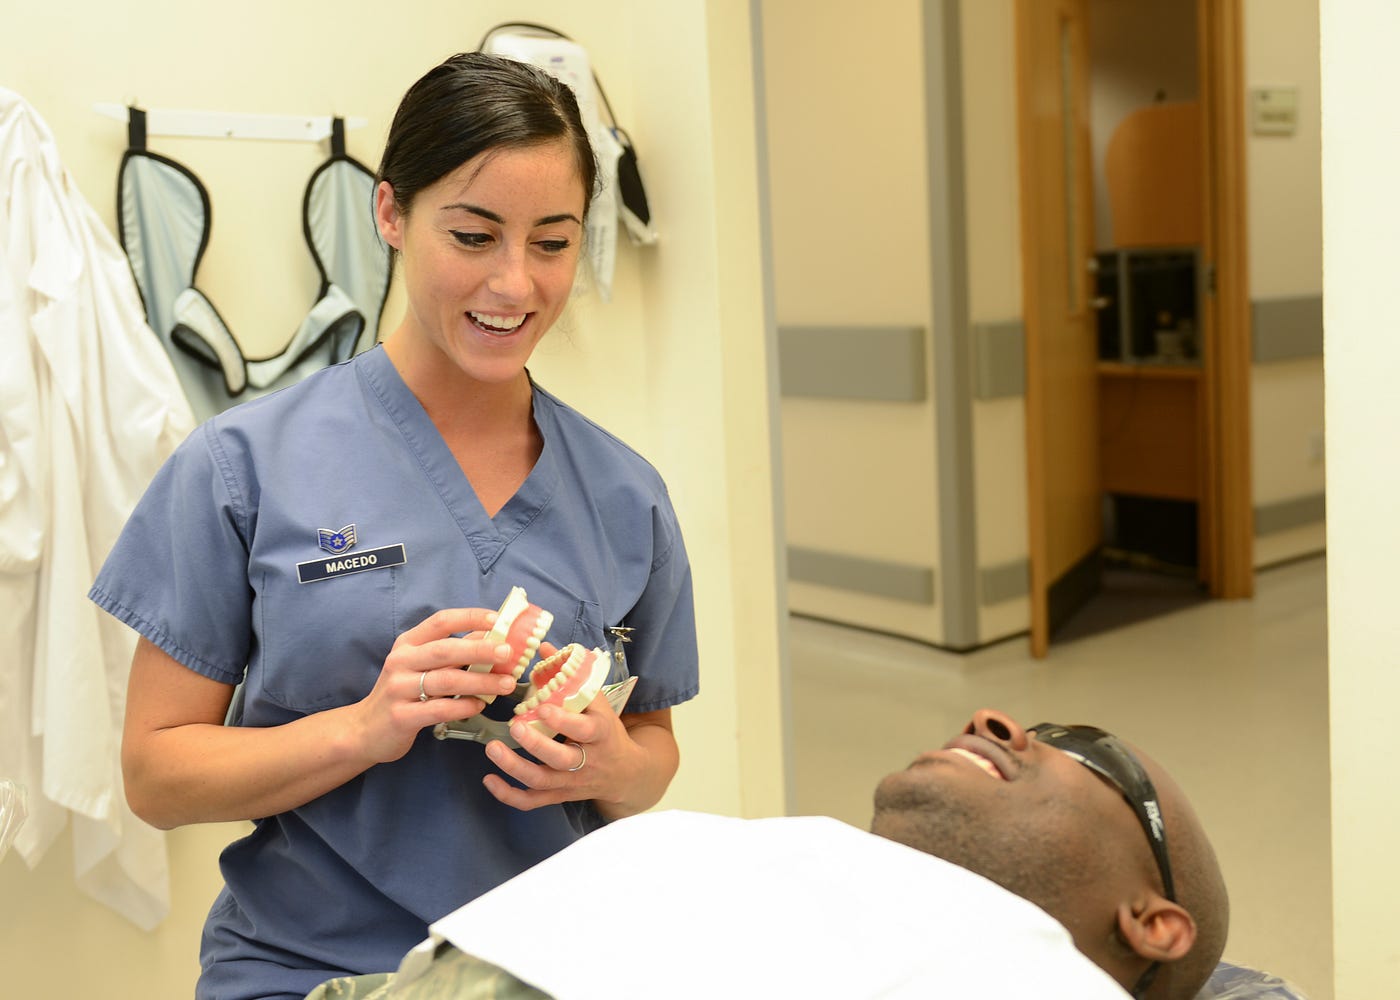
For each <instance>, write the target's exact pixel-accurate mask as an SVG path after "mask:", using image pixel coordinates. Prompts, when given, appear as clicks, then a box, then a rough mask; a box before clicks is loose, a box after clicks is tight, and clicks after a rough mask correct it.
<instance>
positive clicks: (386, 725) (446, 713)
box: [355, 608, 515, 762]
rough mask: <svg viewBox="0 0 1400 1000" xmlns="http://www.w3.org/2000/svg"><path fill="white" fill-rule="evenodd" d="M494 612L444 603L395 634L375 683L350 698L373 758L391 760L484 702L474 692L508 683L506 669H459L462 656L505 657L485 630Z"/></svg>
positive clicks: (505, 648)
mask: <svg viewBox="0 0 1400 1000" xmlns="http://www.w3.org/2000/svg"><path fill="white" fill-rule="evenodd" d="M495 620H496V612H495V611H488V610H486V609H485V608H448V609H444V610H442V611H438V612H436V613H434V614H432V615H430V616H429V617H428V618H425V619H424V620H423V621H421V622H419V623H418V624H417V625H415V626H413V628H411V629H409V630H408V631H406V632H404V633H403V634H401V635H400V636H399V637H398V638H397V639H396V640H394V646H393V648H392V649H391V650H390V651H389V655H388V656H387V657H386V658H385V660H384V666H383V668H382V669H381V670H380V672H379V678H378V680H377V681H376V682H375V685H374V689H373V690H371V691H370V693H369V694H368V695H366V696H365V698H364V699H363V700H361V701H360V702H359V703H358V704H357V705H356V706H355V709H356V715H355V719H356V725H357V726H358V727H359V733H360V737H361V739H362V740H363V743H364V748H365V752H366V753H367V754H368V755H369V757H370V758H371V759H372V760H374V761H375V762H384V761H391V760H398V759H399V758H400V757H402V756H403V755H404V754H406V753H408V750H409V748H410V747H411V746H412V745H413V741H414V740H415V739H416V738H417V736H418V734H419V733H420V732H421V731H422V730H423V729H425V728H427V727H429V726H435V725H437V724H438V723H439V722H456V721H459V720H461V719H469V718H471V717H472V716H474V715H477V714H478V713H480V712H481V710H482V709H483V708H485V707H486V703H485V702H484V701H483V700H482V698H481V696H483V695H494V696H500V695H506V694H510V693H511V692H512V691H514V690H515V678H514V676H512V675H511V674H510V673H509V672H507V673H485V672H477V671H469V670H464V669H462V668H463V667H465V666H466V665H467V664H469V663H491V664H502V663H505V662H507V661H508V660H509V658H510V655H511V650H510V646H509V645H508V644H506V643H499V644H496V643H492V642H489V641H488V640H487V638H486V633H487V630H488V629H490V627H491V625H492V624H494V622H495Z"/></svg>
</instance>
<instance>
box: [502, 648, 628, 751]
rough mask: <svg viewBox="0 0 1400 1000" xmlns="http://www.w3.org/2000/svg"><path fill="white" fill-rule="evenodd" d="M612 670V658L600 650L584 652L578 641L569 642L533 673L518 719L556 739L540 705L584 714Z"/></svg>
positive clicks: (522, 700) (516, 716) (516, 715)
mask: <svg viewBox="0 0 1400 1000" xmlns="http://www.w3.org/2000/svg"><path fill="white" fill-rule="evenodd" d="M611 667H612V660H611V658H610V657H609V656H608V654H607V653H605V652H603V651H602V650H601V649H584V648H583V647H582V646H580V645H579V644H578V643H576V642H571V643H569V645H567V646H565V647H564V648H563V649H561V650H559V652H557V653H555V654H554V655H553V656H551V657H550V658H549V659H547V660H541V661H540V662H539V663H537V664H535V669H534V670H532V671H530V687H529V688H528V689H527V690H526V692H525V697H524V698H522V699H521V701H520V704H519V705H516V706H515V718H516V719H520V720H521V721H522V722H525V723H528V724H529V725H530V726H531V727H532V728H534V729H535V730H536V731H537V732H540V733H543V734H544V735H545V736H551V737H552V736H554V735H555V732H554V730H553V729H550V728H549V727H548V726H546V725H545V724H544V723H543V722H541V721H540V717H539V716H540V706H541V705H558V706H559V707H560V708H562V709H564V710H565V711H566V712H582V711H583V710H584V709H585V708H587V707H588V703H589V702H591V701H592V700H593V699H594V698H596V697H597V695H598V692H599V691H601V690H602V689H603V682H604V681H606V680H607V679H608V671H609V669H611ZM512 721H514V720H512Z"/></svg>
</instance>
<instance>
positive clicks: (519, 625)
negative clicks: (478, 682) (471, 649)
mask: <svg viewBox="0 0 1400 1000" xmlns="http://www.w3.org/2000/svg"><path fill="white" fill-rule="evenodd" d="M553 624H554V615H552V614H550V613H549V612H548V611H546V610H545V609H544V608H542V607H540V606H539V605H537V604H531V603H530V601H529V599H528V598H526V596H525V590H524V588H522V587H511V588H510V593H509V594H508V595H506V599H505V603H503V604H502V605H501V610H500V611H499V612H497V615H496V624H494V625H492V626H491V631H489V632H487V633H486V638H487V640H488V641H490V642H492V643H495V644H496V645H500V644H501V643H503V642H505V643H509V644H510V653H511V658H510V661H509V662H508V663H505V664H502V665H496V664H491V663H471V664H468V665H467V669H468V670H475V671H476V672H477V673H483V674H484V673H493V672H494V673H504V672H505V671H506V670H509V671H510V672H511V675H512V676H513V677H514V678H515V679H516V680H517V681H518V680H520V675H521V674H523V673H525V668H526V667H528V666H529V665H530V661H531V660H533V659H534V658H535V653H536V652H537V651H538V650H539V648H540V640H542V639H543V638H544V636H545V633H546V632H548V631H549V626H551V625H553ZM477 697H479V698H480V699H481V700H482V701H484V702H486V704H488V705H489V704H491V702H493V701H495V700H496V696H495V695H494V694H483V695H478V696H477Z"/></svg>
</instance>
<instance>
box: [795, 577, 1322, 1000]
mask: <svg viewBox="0 0 1400 1000" xmlns="http://www.w3.org/2000/svg"><path fill="white" fill-rule="evenodd" d="M1102 600H1104V601H1105V602H1112V601H1120V602H1123V604H1122V606H1121V607H1118V608H1114V607H1113V606H1112V604H1111V603H1104V604H1101V605H1099V606H1098V607H1097V608H1095V607H1091V608H1089V609H1086V611H1085V612H1084V614H1085V615H1086V616H1088V618H1089V619H1093V618H1094V617H1095V616H1098V617H1100V618H1101V619H1102V620H1103V621H1107V620H1109V619H1115V618H1116V619H1119V620H1122V621H1128V622H1129V624H1125V625H1121V626H1120V627H1116V628H1113V629H1111V630H1109V631H1092V630H1091V629H1090V628H1089V627H1088V625H1090V624H1093V622H1092V621H1090V622H1088V623H1087V624H1086V623H1080V622H1072V623H1071V624H1070V625H1069V626H1067V628H1066V631H1065V633H1063V635H1067V636H1069V638H1063V639H1062V641H1060V642H1058V643H1057V644H1055V645H1054V646H1053V647H1052V649H1051V653H1050V656H1049V657H1047V658H1046V659H1044V660H1041V661H1038V662H1037V661H1035V660H1032V659H1031V658H1030V655H1029V650H1028V644H1027V642H1026V640H1025V639H1013V640H1008V641H1006V642H1003V643H999V644H997V645H995V646H992V647H989V648H987V649H984V650H980V651H978V652H976V653H973V654H970V655H965V656H959V655H956V654H951V653H945V652H942V651H939V650H935V649H930V648H928V647H926V646H923V645H919V644H917V643H912V642H905V641H902V640H899V639H894V638H890V637H887V636H880V635H872V634H869V633H864V632H860V631H858V630H853V629H847V628H843V627H840V626H835V625H831V624H828V623H824V622H817V621H812V620H808V619H801V618H795V619H793V622H792V629H791V647H790V648H791V659H792V675H793V717H794V741H795V742H794V746H795V766H794V783H795V795H796V811H797V812H800V813H820V814H826V815H832V816H836V817H838V818H840V819H843V820H846V821H847V822H850V823H854V824H856V825H859V826H867V825H868V824H869V819H870V794H871V791H872V790H873V789H874V786H875V783H876V781H877V780H878V779H879V778H880V777H881V776H882V775H884V774H886V773H888V772H889V771H892V770H896V769H898V768H902V767H903V766H905V764H907V763H908V762H909V761H910V760H912V759H913V758H914V756H916V755H917V754H918V753H919V752H920V751H922V750H925V749H928V748H929V747H930V746H936V745H941V744H942V743H943V741H944V740H945V739H946V738H947V737H948V736H949V735H951V734H952V733H954V732H956V731H957V730H959V729H960V728H961V727H962V726H963V724H964V723H965V721H966V720H967V718H968V717H969V715H970V714H971V713H972V711H973V710H975V709H977V708H979V707H983V706H988V707H996V708H1001V709H1004V710H1006V711H1008V712H1010V713H1011V714H1012V715H1013V716H1015V717H1016V718H1018V719H1020V720H1021V721H1023V722H1026V723H1033V722H1039V721H1042V720H1044V719H1053V720H1056V721H1063V722H1074V721H1080V722H1092V723H1094V724H1096V725H1100V726H1103V727H1104V728H1106V729H1110V730H1112V731H1115V732H1118V733H1120V734H1122V735H1124V736H1125V737H1127V738H1129V739H1131V740H1132V741H1134V742H1136V743H1139V744H1141V745H1142V746H1143V747H1144V748H1146V749H1147V750H1149V751H1150V752H1151V753H1152V754H1153V756H1155V757H1156V758H1157V759H1158V760H1159V761H1161V762H1162V764H1163V765H1164V766H1166V767H1167V769H1168V770H1170V771H1171V772H1172V774H1173V775H1174V776H1175V777H1176V778H1177V780H1178V782H1179V783H1180V784H1181V785H1182V787H1183V788H1185V789H1186V791H1187V793H1188V794H1189V795H1190V796H1191V798H1192V800H1193V802H1194V803H1195V806H1196V810H1197V812H1198V813H1199V814H1200V816H1201V819H1202V822H1203V823H1204V824H1205V826H1206V828H1207V830H1209V831H1210V833H1211V836H1212V839H1213V841H1214V843H1215V847H1216V853H1217V854H1218V855H1219V857H1220V861H1221V866H1222V868H1223V869H1224V872H1225V877H1226V880H1227V882H1228V884H1229V887H1230V892H1231V902H1232V921H1231V924H1232V926H1231V934H1230V941H1229V944H1228V945H1227V947H1226V956H1227V957H1229V958H1231V959H1233V960H1235V961H1238V962H1242V963H1245V964H1249V965H1253V966H1256V967H1259V968H1264V969H1267V970H1269V971H1270V972H1273V973H1275V974H1277V975H1281V976H1283V977H1285V978H1287V979H1289V980H1292V981H1293V982H1294V983H1295V984H1296V985H1297V986H1299V987H1300V988H1301V989H1302V990H1303V991H1304V992H1306V993H1307V995H1308V996H1309V997H1310V998H1311V1000H1331V998H1332V929H1331V913H1332V905H1331V880H1330V868H1331V857H1330V817H1329V811H1330V799H1329V796H1330V791H1329V787H1328V774H1329V760H1328V742H1327V666H1326V663H1327V635H1326V628H1327V624H1326V622H1327V619H1326V562H1325V560H1323V559H1321V558H1318V559H1311V560H1305V561H1303V562H1298V563H1294V564H1291V565H1287V566H1283V567H1278V568H1274V569H1270V570H1266V571H1263V572H1261V573H1260V574H1259V575H1258V578H1257V583H1256V596H1255V597H1254V598H1253V599H1252V600H1249V601H1229V602H1226V601H1212V602H1203V603H1194V602H1189V601H1186V602H1182V601H1176V602H1173V601H1171V600H1169V599H1163V598H1162V595H1160V594H1147V595H1144V594H1138V595H1136V596H1133V595H1131V594H1126V593H1125V592H1124V591H1123V590H1121V589H1120V590H1118V591H1116V592H1115V595H1110V596H1108V597H1106V598H1104V599H1102ZM1149 604H1150V605H1151V606H1152V610H1155V611H1156V612H1158V613H1157V614H1156V615H1155V616H1154V617H1148V618H1141V619H1139V620H1136V621H1133V620H1131V619H1132V618H1133V617H1134V615H1132V614H1131V613H1125V612H1129V611H1131V608H1132V606H1136V607H1138V608H1140V609H1143V608H1146V607H1147V605H1149Z"/></svg>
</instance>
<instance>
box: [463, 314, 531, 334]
mask: <svg viewBox="0 0 1400 1000" xmlns="http://www.w3.org/2000/svg"><path fill="white" fill-rule="evenodd" d="M472 318H473V319H475V320H476V321H477V322H478V323H483V324H485V325H486V326H492V327H495V328H496V329H498V330H514V329H515V328H516V327H517V326H519V325H520V324H521V323H523V322H525V316H524V315H523V314H522V315H520V316H492V315H490V314H488V313H479V312H473V313H472Z"/></svg>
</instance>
